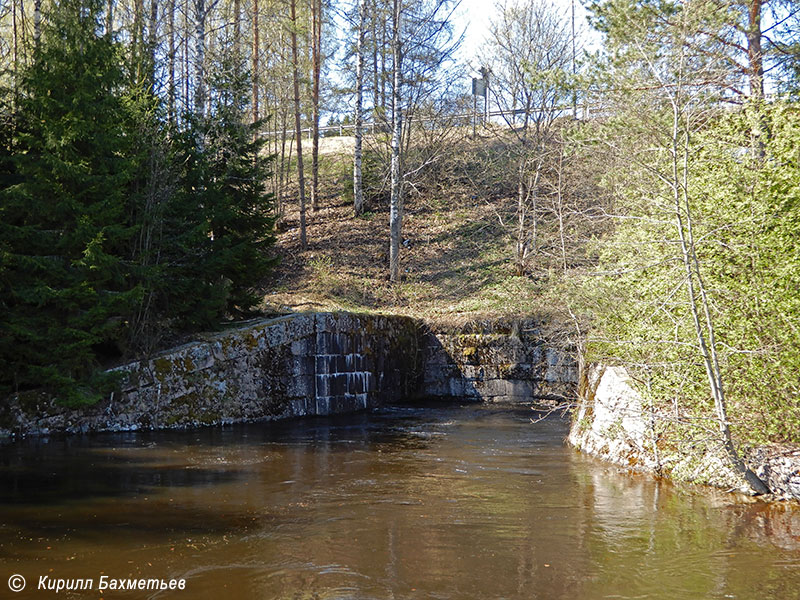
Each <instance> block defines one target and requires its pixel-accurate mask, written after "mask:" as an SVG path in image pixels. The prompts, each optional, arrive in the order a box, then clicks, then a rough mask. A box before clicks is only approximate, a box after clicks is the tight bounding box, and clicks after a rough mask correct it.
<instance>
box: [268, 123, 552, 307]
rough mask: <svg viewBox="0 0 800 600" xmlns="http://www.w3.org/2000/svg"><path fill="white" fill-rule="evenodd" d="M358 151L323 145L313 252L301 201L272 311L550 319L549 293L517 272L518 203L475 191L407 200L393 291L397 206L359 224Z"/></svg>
mask: <svg viewBox="0 0 800 600" xmlns="http://www.w3.org/2000/svg"><path fill="white" fill-rule="evenodd" d="M349 142H350V140H349V139H348V138H328V139H324V140H322V146H321V152H320V154H321V156H320V162H321V166H320V184H321V190H322V193H321V206H320V210H318V211H317V212H313V211H311V210H310V209H309V210H308V212H307V220H308V242H309V245H308V250H306V251H302V250H301V248H300V240H299V210H298V207H297V206H296V200H294V199H291V200H290V201H291V202H292V204H291V205H290V206H287V207H286V214H285V216H284V217H283V219H282V220H281V222H280V225H279V231H280V234H279V236H278V242H277V244H276V251H277V253H278V254H279V256H280V258H281V261H280V264H279V266H278V268H277V270H276V273H275V277H274V279H273V281H272V282H271V284H270V285H268V287H267V289H266V295H265V309H266V310H268V311H272V312H282V311H286V310H287V309H289V310H293V311H309V310H334V309H346V310H356V311H378V312H389V313H396V314H407V315H414V316H420V317H426V318H430V319H434V320H445V321H461V320H466V319H470V318H473V317H476V316H479V315H481V316H491V315H494V316H500V315H503V316H507V315H513V314H526V313H531V312H535V311H539V310H542V307H543V306H545V305H546V304H547V303H546V302H544V299H543V296H542V294H544V293H545V291H544V289H543V286H542V285H541V284H540V283H537V281H536V280H535V279H534V278H532V277H530V276H524V277H519V276H516V275H515V274H514V270H513V265H512V256H513V239H512V237H511V235H510V232H509V231H508V230H507V228H506V227H507V226H508V217H509V216H511V215H512V214H513V212H514V210H515V207H516V205H515V202H516V200H515V199H514V198H509V197H503V196H501V197H491V196H489V195H486V194H482V195H478V194H475V193H474V191H475V190H473V189H469V187H468V186H461V187H455V188H453V187H451V188H450V189H449V190H448V191H447V192H445V193H434V194H426V195H425V196H422V195H420V194H418V193H413V190H411V193H408V194H407V197H406V200H405V215H404V222H403V239H404V242H403V248H402V251H401V265H402V271H403V273H404V275H403V281H402V282H401V283H400V284H399V285H391V284H390V283H389V280H388V260H389V259H388V247H389V225H388V223H389V211H388V203H385V202H373V203H371V204H369V205H368V206H367V212H366V213H365V214H364V215H362V216H361V217H354V216H353V208H352V201H351V200H350V199H349V198H348V197H347V195H346V191H345V183H346V178H347V177H348V176H349V175H350V173H351V168H352V167H351V164H352V163H351V161H352V154H351V153H350V152H351V149H350V147H349V146H350V144H349ZM309 154H310V153H309ZM501 220H502V223H503V224H505V225H506V227H504V226H503V224H501Z"/></svg>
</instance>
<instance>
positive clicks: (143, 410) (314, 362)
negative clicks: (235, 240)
mask: <svg viewBox="0 0 800 600" xmlns="http://www.w3.org/2000/svg"><path fill="white" fill-rule="evenodd" d="M419 339H420V324H419V323H418V322H417V321H415V320H413V319H409V318H404V317H385V316H372V315H370V316H367V315H355V314H350V313H317V314H298V315H291V316H286V317H281V318H277V319H270V320H262V321H257V322H253V323H250V324H248V325H246V326H242V327H239V328H237V329H234V330H229V331H226V332H222V333H218V334H214V335H208V336H206V337H205V338H204V339H202V340H200V341H196V342H193V343H190V344H187V345H185V346H181V347H179V348H175V349H172V350H170V351H169V352H167V353H164V354H162V355H160V356H157V357H155V358H153V359H151V360H148V361H143V362H137V363H132V364H129V365H126V366H124V367H120V368H118V369H116V371H117V372H118V373H119V374H120V376H121V384H120V392H118V393H116V394H113V395H111V396H110V397H109V398H107V399H106V400H104V401H101V402H100V403H98V404H97V405H94V406H91V407H83V408H80V409H68V408H64V407H61V406H59V405H58V404H57V403H56V402H54V401H53V399H52V398H48V397H46V396H43V395H41V394H27V395H20V396H17V397H13V398H11V399H10V400H9V401H8V402H4V403H2V404H0V436H9V435H10V434H13V433H24V434H46V433H51V432H87V431H126V430H136V429H160V428H173V427H174V428H178V427H192V426H198V425H213V424H224V423H233V422H247V421H256V420H267V419H280V418H286V417H293V416H302V415H329V414H334V413H343V412H351V411H354V410H360V409H365V408H370V407H373V406H376V405H378V404H379V403H383V402H391V401H392V400H397V399H400V398H403V397H408V396H410V395H412V394H413V393H414V391H415V390H416V388H417V380H418V377H419V373H420V370H419V369H420V365H419V360H418V359H419V352H418V348H419Z"/></svg>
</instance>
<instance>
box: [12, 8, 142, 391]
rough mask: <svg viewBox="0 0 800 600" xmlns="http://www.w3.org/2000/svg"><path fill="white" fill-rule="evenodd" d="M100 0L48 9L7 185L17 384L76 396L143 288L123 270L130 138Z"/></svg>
mask: <svg viewBox="0 0 800 600" xmlns="http://www.w3.org/2000/svg"><path fill="white" fill-rule="evenodd" d="M99 7H100V4H99V3H98V2H90V1H88V0H87V1H79V0H69V1H67V2H63V3H61V4H60V6H59V10H57V11H54V12H53V13H52V14H51V18H50V21H49V23H48V25H47V27H45V29H44V31H43V33H42V43H41V44H40V45H39V47H38V48H37V50H36V52H35V53H34V60H33V64H32V66H31V67H30V68H29V69H28V70H27V71H26V72H24V73H23V74H22V76H21V80H20V87H21V89H22V94H21V96H20V98H19V108H18V111H17V122H16V125H15V127H16V131H15V135H14V139H13V142H12V143H13V157H12V162H13V165H14V170H15V176H16V179H17V181H16V183H15V184H13V185H10V186H8V187H5V189H3V191H2V205H1V206H2V208H0V210H1V211H2V214H0V222H2V225H1V227H2V237H3V239H4V240H6V243H7V244H8V251H7V253H5V254H4V263H5V264H4V271H5V273H6V277H5V278H4V279H5V281H6V285H4V289H3V297H4V298H5V303H6V304H7V306H8V308H7V310H8V313H7V315H6V327H7V328H8V333H9V335H10V341H8V342H7V343H8V348H7V349H8V351H9V352H10V353H11V354H10V355H6V356H5V357H4V360H5V362H6V363H7V364H9V366H11V369H10V371H4V372H6V373H10V381H8V380H5V377H4V380H5V381H4V382H3V386H4V387H6V386H8V385H9V384H10V383H11V382H13V385H14V386H23V387H27V386H32V385H45V386H47V387H51V388H57V389H60V390H61V391H62V393H63V395H64V396H65V397H66V398H68V399H70V400H75V399H77V398H78V397H80V396H84V395H85V394H84V393H83V391H81V390H78V389H77V388H76V385H77V384H74V382H75V381H77V380H81V379H86V378H88V377H89V376H90V375H91V373H92V371H93V367H94V365H95V348H97V347H98V346H102V345H103V344H104V343H106V342H107V341H109V340H111V339H113V338H114V337H115V335H117V333H118V330H119V328H120V327H121V326H122V323H123V320H124V316H125V315H126V314H127V313H128V312H129V311H130V309H131V306H132V305H133V303H135V301H136V300H137V298H138V297H139V295H140V294H141V290H140V289H138V288H137V287H135V286H133V287H132V286H131V285H130V283H129V280H128V278H127V266H126V261H125V259H126V255H127V249H128V246H129V244H130V241H131V238H132V236H133V235H134V232H135V226H134V224H133V223H131V221H130V219H129V208H130V207H129V205H128V199H127V197H126V194H125V191H126V189H127V183H128V182H129V180H130V177H131V163H130V161H129V160H128V159H127V157H126V156H127V154H128V144H129V136H127V135H126V133H127V132H126V131H125V129H124V125H123V123H124V121H125V119H124V117H123V114H124V109H123V106H122V104H121V102H120V100H119V97H118V96H117V95H116V93H115V92H116V90H117V89H118V88H119V87H120V85H121V84H122V82H123V72H122V69H121V68H120V63H119V56H118V54H117V49H116V48H115V47H114V46H113V45H112V44H111V43H110V41H109V40H107V39H105V38H101V37H98V36H96V35H95V33H94V29H95V27H96V18H97V15H98V10H99Z"/></svg>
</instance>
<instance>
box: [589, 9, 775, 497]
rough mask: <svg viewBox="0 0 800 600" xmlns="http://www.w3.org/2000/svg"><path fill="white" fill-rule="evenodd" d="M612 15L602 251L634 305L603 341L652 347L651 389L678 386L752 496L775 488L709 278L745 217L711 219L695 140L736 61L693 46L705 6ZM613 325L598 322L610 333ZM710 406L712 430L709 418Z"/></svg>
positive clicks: (680, 419) (681, 405) (692, 418)
mask: <svg viewBox="0 0 800 600" xmlns="http://www.w3.org/2000/svg"><path fill="white" fill-rule="evenodd" d="M609 16H612V17H613V18H612V19H609V20H608V21H607V23H608V24H609V25H610V26H609V27H608V28H607V40H606V41H607V52H608V61H607V62H606V63H604V64H603V72H602V74H603V76H604V77H605V84H604V85H605V86H606V90H607V91H606V93H605V94H604V96H603V98H604V101H606V102H608V103H609V106H611V107H613V109H612V110H613V114H614V118H613V119H611V120H609V123H608V124H607V125H604V126H602V127H601V128H600V131H598V132H597V133H598V134H600V136H601V138H600V139H603V140H604V142H603V147H604V150H603V152H605V153H606V156H614V157H615V160H616V163H615V164H613V166H612V167H611V169H610V170H609V179H608V181H609V183H610V184H611V185H613V186H614V188H615V190H616V192H617V194H616V204H617V206H616V209H617V211H618V212H619V213H620V219H621V220H620V221H619V223H618V224H617V231H616V234H615V236H614V237H613V238H612V239H611V240H609V244H610V246H609V247H607V248H606V249H605V257H606V262H605V264H604V270H605V271H606V272H608V268H609V267H610V266H612V265H613V266H614V267H613V269H612V270H611V271H610V273H609V275H610V278H611V279H610V281H609V289H610V290H613V291H612V293H611V297H613V298H614V300H613V302H618V303H619V302H620V297H619V296H617V293H618V292H622V293H623V294H628V295H627V296H623V298H625V300H623V305H627V306H628V308H627V309H625V310H626V311H629V312H626V315H627V316H620V317H619V318H620V319H621V320H624V321H627V325H625V324H623V323H622V322H621V321H620V322H618V324H619V325H620V327H619V329H618V330H617V331H618V333H621V332H627V333H628V334H629V335H630V338H628V339H627V340H624V341H623V340H616V339H609V340H607V342H606V343H607V344H609V348H611V349H612V350H611V352H612V354H616V355H617V356H627V357H632V356H635V355H636V353H637V352H640V351H641V352H643V353H645V355H646V356H647V357H648V358H645V359H644V360H641V361H636V360H634V361H633V362H634V364H636V363H637V362H638V363H642V362H643V363H645V364H646V365H647V366H646V367H644V368H646V369H647V370H648V386H649V385H650V383H651V382H652V379H656V383H657V384H658V382H659V380H660V381H661V382H662V383H663V382H664V381H665V380H666V381H670V382H671V384H670V385H667V386H664V387H665V388H666V389H670V387H671V388H673V391H672V393H673V394H674V402H675V410H674V415H675V418H676V423H678V425H679V426H685V427H687V428H693V427H694V428H699V429H700V430H701V431H702V435H703V436H709V439H710V440H713V443H712V444H711V445H712V446H713V447H714V449H715V450H717V451H721V452H720V454H721V455H722V456H723V457H724V459H725V460H726V461H727V463H728V464H729V465H730V467H731V468H732V469H733V470H734V471H735V472H736V473H738V474H739V475H740V476H741V477H742V479H743V480H744V481H745V482H746V484H747V485H748V486H749V487H750V489H751V490H752V491H753V492H754V493H759V494H760V493H767V492H768V489H767V487H766V485H765V484H764V483H763V482H762V481H761V480H760V479H759V478H758V477H757V476H756V474H755V473H753V471H752V470H751V469H749V468H748V467H747V465H746V464H745V462H744V461H743V459H742V457H741V455H740V454H739V451H738V450H737V447H736V444H735V441H734V438H733V433H732V429H731V415H730V414H729V407H728V401H727V396H726V392H725V390H726V381H725V377H724V374H723V368H722V359H721V342H720V339H719V328H718V326H717V320H718V315H719V314H720V312H721V311H720V308H721V306H722V305H724V303H725V299H724V298H722V297H719V296H717V295H716V293H715V290H714V289H713V286H711V285H709V283H708V280H709V273H710V272H711V271H712V269H711V263H710V260H711V259H710V256H711V255H710V250H709V247H710V246H714V245H715V242H716V241H717V240H719V236H720V232H722V231H725V230H728V229H733V228H737V227H738V226H739V224H737V223H735V222H728V223H725V222H722V223H720V222H715V221H714V219H713V218H711V215H710V214H709V213H708V212H705V213H704V212H702V211H701V208H700V207H701V206H702V205H703V198H704V196H706V195H707V194H709V193H710V190H709V188H707V187H705V185H704V184H703V183H702V181H703V179H702V178H703V177H705V176H706V173H707V171H709V170H710V169H714V168H715V166H714V165H713V163H708V162H705V161H703V160H701V159H700V157H701V152H702V149H703V145H702V144H698V142H697V140H698V139H700V138H702V137H703V136H705V135H707V132H708V130H709V128H710V127H711V124H712V123H714V122H715V120H718V119H720V118H721V117H722V115H723V114H724V113H723V112H721V111H722V109H721V100H722V99H723V98H724V90H725V88H726V82H727V81H728V77H729V74H730V71H729V65H728V64H726V60H725V58H724V56H723V55H721V54H720V53H715V52H712V51H710V50H711V49H710V48H703V47H702V46H697V45H695V42H696V40H697V39H698V31H700V30H701V29H702V27H703V26H704V25H705V24H706V23H708V20H709V14H708V7H707V5H705V4H704V3H703V2H685V3H683V4H681V5H680V6H679V7H674V10H671V11H670V12H669V13H668V17H669V18H668V19H665V18H664V15H659V14H658V13H655V12H653V11H651V10H649V9H647V8H646V7H638V9H637V10H634V11H630V10H618V11H614V12H612V13H609ZM690 42H691V43H690ZM706 143H708V139H706ZM612 182H613V183H612ZM729 201H730V200H729ZM701 215H702V216H701ZM740 218H744V215H740ZM610 256H616V257H617V258H616V260H615V261H608V260H607V259H608V257H610ZM715 296H716V297H715ZM681 298H682V300H681ZM612 310H616V309H612ZM606 314H607V313H606ZM612 314H613V313H612ZM601 318H605V315H604V316H603V317H601ZM614 319H615V318H613V317H612V319H611V320H612V321H614ZM639 324H641V325H639ZM609 325H610V326H609V327H608V328H606V326H605V323H604V324H603V325H602V326H601V327H602V328H603V329H604V330H605V331H606V332H610V331H613V330H614V327H615V326H614V324H613V323H609ZM612 337H613V336H612ZM616 344H620V345H619V346H617V345H616ZM656 345H657V346H656ZM621 348H625V349H624V350H622V349H621ZM653 356H659V357H660V358H659V359H658V360H653ZM668 357H669V358H668ZM695 365H697V368H695ZM654 373H655V374H654ZM700 373H702V378H701V377H700ZM703 379H704V380H705V383H703ZM655 387H658V385H656V386H655ZM651 389H652V388H651ZM693 398H697V399H700V398H704V399H707V401H709V402H710V407H708V406H703V404H702V403H701V404H698V405H696V406H694V405H693V404H692V402H693ZM709 408H710V410H709ZM708 413H710V415H711V419H710V422H711V423H713V425H714V428H716V432H713V430H712V429H709V428H707V427H705V426H704V423H705V422H708V421H704V419H708V417H706V416H705V415H707V414H708ZM698 443H699V442H698Z"/></svg>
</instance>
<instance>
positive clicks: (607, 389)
mask: <svg viewBox="0 0 800 600" xmlns="http://www.w3.org/2000/svg"><path fill="white" fill-rule="evenodd" d="M579 391H580V393H579V404H578V408H577V410H576V411H574V412H573V416H572V428H571V430H570V434H569V442H570V443H571V444H572V445H573V446H575V447H576V448H578V449H580V450H581V451H582V452H586V453H587V454H591V455H593V456H596V457H598V458H602V459H603V460H606V461H609V462H611V463H614V464H616V465H618V466H620V467H622V468H624V469H629V470H633V471H640V472H649V473H656V474H659V475H663V476H667V477H670V478H671V479H675V480H678V481H688V482H694V483H700V484H705V485H712V486H715V487H720V488H724V489H739V490H741V491H743V492H747V491H748V489H749V488H748V487H747V484H745V483H744V482H743V480H742V478H741V477H740V476H739V475H737V474H736V472H735V471H734V470H733V469H732V468H731V467H730V466H729V464H728V461H727V459H726V458H725V456H724V454H723V453H722V450H721V448H719V447H718V445H716V444H715V445H707V444H699V443H696V441H693V440H676V439H665V437H664V436H665V433H664V432H663V431H659V430H658V428H657V423H658V422H659V421H661V422H667V421H668V419H669V417H670V415H664V414H660V413H659V412H658V411H657V409H650V408H649V407H648V406H647V403H646V402H645V401H644V399H643V397H642V395H641V394H640V393H639V391H638V390H637V387H636V385H635V383H634V382H633V380H632V379H631V377H630V376H629V374H628V372H627V371H626V370H625V369H624V368H622V367H612V366H605V365H597V364H595V365H590V366H588V367H587V368H586V370H585V372H584V373H583V374H582V376H581V382H580V390H579ZM743 457H744V459H745V461H746V462H747V463H748V465H749V466H750V468H751V469H753V471H754V472H755V473H756V475H758V476H759V477H760V478H761V479H762V481H764V483H766V484H767V487H769V488H770V490H771V491H772V493H773V494H774V495H775V496H776V497H778V498H786V499H794V500H800V449H797V448H788V447H787V448H768V447H760V448H751V449H747V450H746V451H745V452H744V453H743Z"/></svg>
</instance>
